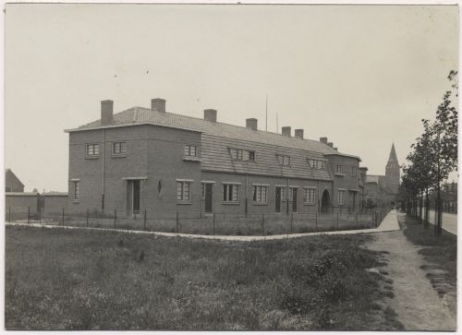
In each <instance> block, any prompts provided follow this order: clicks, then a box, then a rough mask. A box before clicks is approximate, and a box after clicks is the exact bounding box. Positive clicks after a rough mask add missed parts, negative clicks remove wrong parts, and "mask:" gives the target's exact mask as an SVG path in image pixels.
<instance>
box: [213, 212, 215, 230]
mask: <svg viewBox="0 0 462 335" xmlns="http://www.w3.org/2000/svg"><path fill="white" fill-rule="evenodd" d="M212 235H215V213H212Z"/></svg>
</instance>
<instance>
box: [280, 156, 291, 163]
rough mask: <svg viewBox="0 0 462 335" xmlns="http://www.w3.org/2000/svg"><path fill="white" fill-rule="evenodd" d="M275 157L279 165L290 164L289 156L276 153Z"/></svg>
mask: <svg viewBox="0 0 462 335" xmlns="http://www.w3.org/2000/svg"><path fill="white" fill-rule="evenodd" d="M277 158H278V162H279V164H280V165H290V156H287V155H277Z"/></svg>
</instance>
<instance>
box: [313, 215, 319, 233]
mask: <svg viewBox="0 0 462 335" xmlns="http://www.w3.org/2000/svg"><path fill="white" fill-rule="evenodd" d="M314 230H315V231H316V232H318V213H316V218H315V221H314Z"/></svg>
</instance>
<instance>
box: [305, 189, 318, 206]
mask: <svg viewBox="0 0 462 335" xmlns="http://www.w3.org/2000/svg"><path fill="white" fill-rule="evenodd" d="M316 190H317V188H316V187H304V188H303V203H305V204H308V205H314V204H316ZM311 196H312V197H311Z"/></svg>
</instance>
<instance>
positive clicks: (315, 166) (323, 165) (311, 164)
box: [308, 158, 326, 170]
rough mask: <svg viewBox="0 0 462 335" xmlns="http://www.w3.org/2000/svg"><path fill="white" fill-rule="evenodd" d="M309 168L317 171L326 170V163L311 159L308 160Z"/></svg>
mask: <svg viewBox="0 0 462 335" xmlns="http://www.w3.org/2000/svg"><path fill="white" fill-rule="evenodd" d="M308 166H309V167H310V168H312V169H317V170H325V169H326V161H322V160H319V159H311V158H308Z"/></svg>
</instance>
